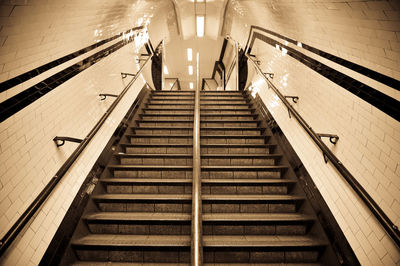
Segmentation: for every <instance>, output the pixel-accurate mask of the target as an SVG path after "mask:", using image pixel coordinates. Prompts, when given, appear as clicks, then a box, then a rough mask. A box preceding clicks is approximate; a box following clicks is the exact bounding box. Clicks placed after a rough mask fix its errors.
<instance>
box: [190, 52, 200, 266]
mask: <svg viewBox="0 0 400 266" xmlns="http://www.w3.org/2000/svg"><path fill="white" fill-rule="evenodd" d="M197 69H199V54H197ZM200 163H201V160H200V88H199V71H197V82H196V91H195V100H194V120H193V180H192V232H191V235H192V240H191V252H190V254H191V264H192V265H196V266H199V265H202V264H203V247H202V218H201V215H202V204H201V175H200V171H201V165H200Z"/></svg>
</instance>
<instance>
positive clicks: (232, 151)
mask: <svg viewBox="0 0 400 266" xmlns="http://www.w3.org/2000/svg"><path fill="white" fill-rule="evenodd" d="M269 153H270V149H269V148H226V147H218V148H214V147H213V148H201V154H228V155H229V154H269Z"/></svg>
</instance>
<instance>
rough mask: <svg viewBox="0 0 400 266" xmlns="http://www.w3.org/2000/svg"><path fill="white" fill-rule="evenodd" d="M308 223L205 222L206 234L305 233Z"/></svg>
mask: <svg viewBox="0 0 400 266" xmlns="http://www.w3.org/2000/svg"><path fill="white" fill-rule="evenodd" d="M306 231H307V226H306V225H301V224H297V225H277V224H244V223H242V222H241V223H238V222H236V224H232V223H231V224H220V223H219V224H208V223H207V224H204V222H203V234H204V235H304V234H306Z"/></svg>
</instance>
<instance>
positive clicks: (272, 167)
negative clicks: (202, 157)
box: [201, 165, 289, 171]
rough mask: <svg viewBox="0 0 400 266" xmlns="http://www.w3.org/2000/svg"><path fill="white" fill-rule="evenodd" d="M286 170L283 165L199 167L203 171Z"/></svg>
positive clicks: (286, 167)
mask: <svg viewBox="0 0 400 266" xmlns="http://www.w3.org/2000/svg"><path fill="white" fill-rule="evenodd" d="M288 168H289V167H288V166H285V165H211V166H209V165H207V166H202V167H201V169H202V170H203V171H227V170H231V171H270V170H280V171H285V170H287V169H288Z"/></svg>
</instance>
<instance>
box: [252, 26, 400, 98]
mask: <svg viewBox="0 0 400 266" xmlns="http://www.w3.org/2000/svg"><path fill="white" fill-rule="evenodd" d="M252 29H256V30H260V31H263V32H265V33H268V34H271V35H273V36H276V37H278V38H281V39H283V40H285V41H288V42H290V43H293V44H296V45H297V41H296V40H293V39H290V38H288V37H285V36H283V35H281V34H279V33H276V32H273V31H271V30H267V29H264V28H262V27H259V26H254V25H253V26H251V29H250V33H251V30H252ZM301 44H302V47H303V48H304V49H306V50H308V51H310V52H313V53H314V54H317V55H319V56H321V57H324V58H326V59H328V60H330V61H332V62H335V63H337V64H339V65H342V66H344V67H347V68H349V69H351V70H353V71H355V72H357V73H360V74H362V75H364V76H367V77H369V78H371V79H374V80H376V81H378V82H380V83H382V84H385V85H387V86H389V87H391V88H393V89H395V90H400V81H398V80H397V79H394V78H392V77H389V76H386V75H384V74H382V73H379V72H376V71H375V70H372V69H369V68H367V67H363V66H361V65H359V64H356V63H353V62H351V61H348V60H346V59H343V58H341V57H338V56H335V55H333V54H330V53H327V52H324V51H322V50H319V49H317V48H315V47H312V46H310V45H307V44H304V43H301ZM250 47H251V46H250Z"/></svg>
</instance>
